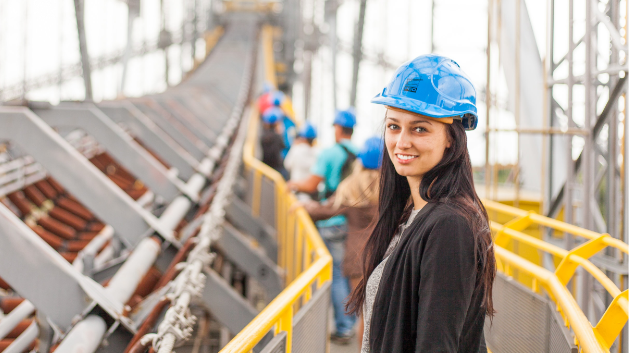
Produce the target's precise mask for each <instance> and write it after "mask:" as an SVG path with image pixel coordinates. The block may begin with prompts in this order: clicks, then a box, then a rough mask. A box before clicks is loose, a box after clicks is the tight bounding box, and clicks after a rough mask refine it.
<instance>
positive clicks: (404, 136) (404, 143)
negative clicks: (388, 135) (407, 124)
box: [397, 130, 411, 149]
mask: <svg viewBox="0 0 629 353" xmlns="http://www.w3.org/2000/svg"><path fill="white" fill-rule="evenodd" d="M397 147H398V148H402V149H407V148H410V147H411V136H410V132H409V131H408V130H402V132H401V133H400V135H399V136H398V140H397Z"/></svg>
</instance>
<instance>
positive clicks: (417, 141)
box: [348, 55, 495, 353]
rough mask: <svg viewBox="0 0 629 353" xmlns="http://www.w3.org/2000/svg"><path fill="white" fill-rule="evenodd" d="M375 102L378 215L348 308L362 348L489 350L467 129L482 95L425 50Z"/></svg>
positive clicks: (485, 253) (479, 214) (484, 223)
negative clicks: (380, 112) (359, 324)
mask: <svg viewBox="0 0 629 353" xmlns="http://www.w3.org/2000/svg"><path fill="white" fill-rule="evenodd" d="M372 102H373V103H377V104H383V105H386V106H387V112H386V116H385V133H384V139H385V147H386V150H385V151H384V153H383V162H382V171H381V177H380V195H379V206H378V219H377V223H376V225H375V228H374V230H373V232H372V234H371V236H370V238H369V240H368V241H367V244H366V246H365V251H364V260H363V274H364V275H363V278H362V280H361V281H360V283H359V284H358V286H357V288H356V289H355V290H354V291H353V292H352V295H351V296H350V299H349V302H348V310H349V311H350V312H353V313H357V312H361V311H362V313H363V315H362V316H363V319H364V324H365V331H364V337H363V342H362V350H361V351H362V352H430V353H433V352H474V353H476V352H486V351H487V350H486V348H485V343H484V337H483V326H484V322H485V316H489V317H491V316H492V315H493V303H492V296H491V293H492V285H493V281H494V277H495V259H494V253H493V247H492V239H491V233H490V231H489V227H488V220H487V212H486V211H485V209H484V207H483V205H482V204H481V202H480V200H479V198H478V196H477V195H476V191H475V189H474V183H473V179H472V167H471V163H470V157H469V153H468V151H467V138H466V135H465V130H473V129H474V128H476V124H477V115H476V106H475V104H476V91H475V89H474V86H472V84H471V83H470V81H469V79H468V78H467V75H466V74H464V73H463V72H462V71H461V69H460V67H459V65H458V64H457V63H455V62H454V61H452V60H450V59H448V58H445V57H442V56H437V55H424V56H420V57H418V58H416V59H414V60H412V61H409V62H407V63H406V64H404V65H402V66H401V67H400V68H399V69H398V70H397V71H396V73H395V75H394V78H393V80H392V81H391V82H390V83H389V85H388V86H387V87H386V88H385V89H384V90H383V92H382V93H381V94H379V95H377V96H376V97H375V98H374V99H373V100H372Z"/></svg>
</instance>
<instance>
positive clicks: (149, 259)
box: [105, 237, 161, 304]
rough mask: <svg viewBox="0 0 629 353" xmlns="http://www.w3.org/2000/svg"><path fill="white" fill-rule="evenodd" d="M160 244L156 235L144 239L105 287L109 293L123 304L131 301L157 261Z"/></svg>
mask: <svg viewBox="0 0 629 353" xmlns="http://www.w3.org/2000/svg"><path fill="white" fill-rule="evenodd" d="M160 246H161V242H160V241H159V240H158V239H157V238H155V237H151V238H146V239H143V240H142V241H141V242H140V244H138V246H137V247H136V248H135V250H133V253H131V255H130V256H129V258H128V259H127V261H125V263H124V264H123V265H122V267H120V269H119V270H118V272H116V274H115V275H114V276H113V277H112V278H111V281H109V285H108V286H107V288H105V291H106V292H107V294H109V296H110V297H111V298H112V299H115V300H118V301H119V302H120V303H122V304H125V303H126V302H127V301H129V299H130V298H131V296H132V295H133V293H134V292H135V289H136V288H137V286H138V284H139V283H140V281H141V280H142V278H144V275H146V272H147V271H148V270H149V269H150V268H151V266H153V263H155V260H156V259H157V256H158V255H159V253H160V250H161V248H160Z"/></svg>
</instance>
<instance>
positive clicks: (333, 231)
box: [288, 109, 357, 342]
mask: <svg viewBox="0 0 629 353" xmlns="http://www.w3.org/2000/svg"><path fill="white" fill-rule="evenodd" d="M333 125H334V137H335V140H336V143H335V144H334V145H333V146H331V147H329V148H326V149H324V150H323V151H321V152H320V153H319V156H317V161H316V163H315V164H314V166H313V167H312V169H311V175H310V177H308V178H307V179H305V180H302V181H290V182H289V183H288V187H289V188H290V189H291V190H293V191H294V192H305V193H313V192H315V191H316V190H317V187H318V185H319V183H322V184H323V192H322V195H323V199H326V198H328V197H329V196H331V195H332V194H333V193H334V191H335V190H336V188H337V187H338V185H339V183H340V182H341V181H342V180H343V179H344V178H345V177H346V176H347V175H349V174H350V173H351V170H352V163H353V162H354V161H355V160H356V153H357V148H356V147H355V146H354V145H353V144H352V143H351V141H350V139H351V138H352V134H353V132H354V126H355V125H356V114H355V113H354V110H353V109H348V110H342V111H338V112H337V113H336V116H335V117H334V122H333ZM316 225H317V229H318V230H319V234H320V235H321V237H322V238H323V241H324V243H325V245H326V246H327V247H328V250H329V251H330V254H331V255H332V290H331V291H332V306H333V308H334V322H335V325H336V331H334V332H333V333H332V335H331V340H332V341H339V342H345V341H348V340H349V339H351V337H352V336H353V335H354V332H353V327H354V322H355V320H356V318H355V315H353V314H352V315H349V314H346V313H345V304H344V300H345V298H346V297H347V296H348V295H349V292H350V289H349V282H348V279H347V277H345V276H343V273H342V271H341V264H342V262H343V256H344V252H345V245H344V244H345V237H346V236H347V223H346V219H345V216H343V215H338V216H335V217H332V218H329V219H326V220H321V221H318V222H316Z"/></svg>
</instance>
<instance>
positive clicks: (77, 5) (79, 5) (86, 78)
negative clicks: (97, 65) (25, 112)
mask: <svg viewBox="0 0 629 353" xmlns="http://www.w3.org/2000/svg"><path fill="white" fill-rule="evenodd" d="M84 8H85V0H74V12H75V13H76V28H77V31H78V35H79V50H80V52H81V68H82V69H83V83H84V84H85V100H88V101H91V100H92V99H93V97H92V70H91V68H90V56H89V52H88V50H87V36H86V35H85V12H84ZM25 93H26V92H25Z"/></svg>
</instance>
